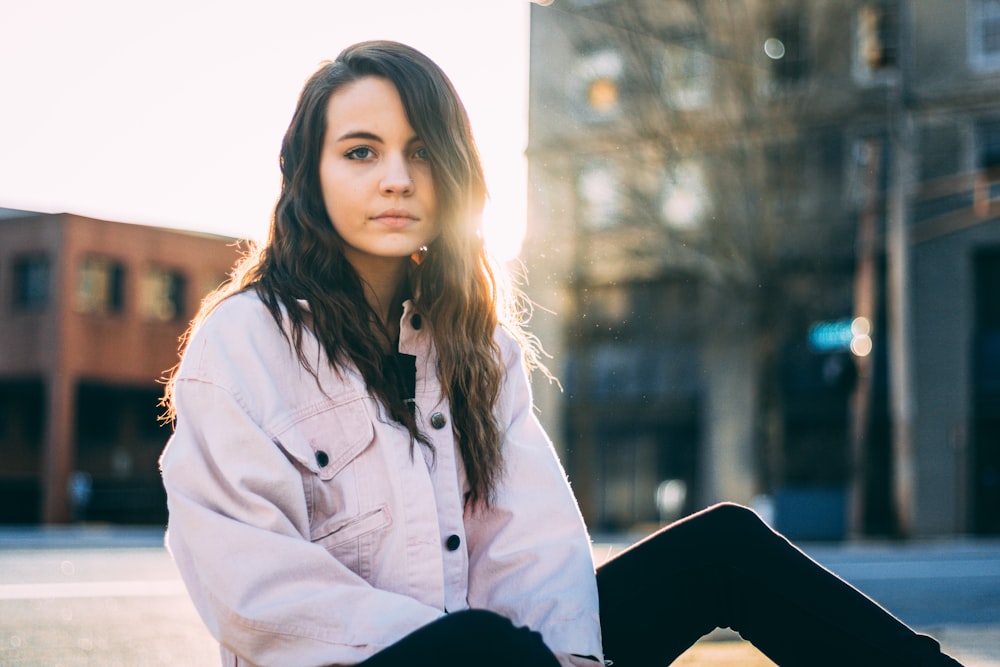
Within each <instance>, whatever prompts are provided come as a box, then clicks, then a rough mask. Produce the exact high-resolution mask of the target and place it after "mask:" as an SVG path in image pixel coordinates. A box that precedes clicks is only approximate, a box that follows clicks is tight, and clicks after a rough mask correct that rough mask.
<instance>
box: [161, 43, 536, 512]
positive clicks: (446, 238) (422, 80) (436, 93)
mask: <svg viewBox="0 0 1000 667" xmlns="http://www.w3.org/2000/svg"><path fill="white" fill-rule="evenodd" d="M368 76H376V77H382V78H385V79H388V80H389V81H391V82H392V83H393V84H394V85H395V87H396V89H397V90H398V92H399V95H400V97H401V98H402V102H403V107H404V109H405V111H406V115H407V118H408V120H409V122H410V125H411V126H412V127H413V128H414V131H415V132H416V134H417V136H419V137H420V138H421V140H422V141H423V143H424V145H425V146H426V147H427V149H428V153H429V159H430V163H431V169H432V174H433V182H434V190H435V196H436V199H437V212H438V222H439V229H440V234H439V236H438V237H437V238H436V239H435V240H434V242H433V243H432V244H431V245H430V247H429V250H428V252H427V253H426V256H425V257H424V259H423V261H422V262H421V263H420V264H419V265H415V266H414V268H413V271H412V274H411V277H410V288H411V290H412V295H413V298H414V305H415V308H416V309H417V311H418V312H420V313H421V314H422V318H423V320H424V321H425V322H426V323H427V324H428V325H429V326H430V330H431V332H432V335H433V337H434V343H435V345H436V348H437V354H438V364H439V365H438V376H439V379H440V381H441V386H442V388H443V391H444V393H445V395H446V397H447V399H448V401H449V402H450V404H451V411H452V428H453V431H454V434H455V437H456V439H457V441H458V445H459V449H460V452H461V455H462V460H463V463H464V464H465V470H466V476H467V479H468V482H469V485H470V491H471V492H470V494H469V497H468V499H467V501H468V502H469V504H470V505H471V506H476V505H480V504H481V505H483V506H488V505H489V504H490V503H491V501H492V499H493V497H494V495H493V494H494V492H495V490H496V487H497V485H498V483H499V480H500V475H501V472H502V468H503V463H502V454H501V438H502V435H501V432H500V426H499V424H498V423H497V419H496V415H495V407H496V405H497V401H498V398H499V394H500V389H501V385H502V383H503V374H504V364H503V360H502V359H501V358H500V351H499V348H498V347H497V345H496V343H495V341H494V331H495V329H496V327H497V324H498V323H502V324H504V325H505V326H507V327H508V328H509V329H510V330H511V331H512V333H514V334H515V336H517V337H518V338H519V339H520V340H521V341H522V342H526V343H530V342H531V339H530V337H528V336H526V335H525V334H524V333H523V331H522V329H521V327H520V318H519V315H520V314H522V313H523V310H521V309H519V307H518V306H519V304H520V301H518V300H517V299H516V298H515V297H514V295H515V294H516V291H512V290H509V289H507V287H508V283H507V282H506V281H505V280H504V278H505V276H504V275H503V274H502V272H501V271H498V270H497V269H495V268H494V266H493V265H492V263H491V262H490V259H489V256H488V255H487V253H486V251H485V248H484V246H483V236H482V230H481V227H480V225H481V217H480V214H481V212H482V209H483V206H484V204H485V200H486V185H485V181H484V177H483V169H482V165H481V163H480V159H479V153H478V150H477V148H476V144H475V141H474V139H473V137H472V132H471V129H470V127H469V120H468V116H467V114H466V111H465V108H464V107H463V105H462V103H461V101H460V99H459V97H458V95H457V93H456V92H455V90H454V88H453V86H452V84H451V82H450V81H449V80H448V78H447V77H446V76H445V74H444V73H443V72H442V71H441V70H440V68H439V67H438V66H437V65H436V64H435V63H434V62H432V61H431V60H430V59H429V58H427V56H425V55H423V54H422V53H420V52H419V51H417V50H415V49H413V48H411V47H408V46H405V45H403V44H399V43H396V42H387V41H376V42H363V43H360V44H356V45H354V46H351V47H348V48H347V49H345V50H344V51H343V52H342V53H341V54H340V55H339V56H337V58H336V59H335V60H334V61H332V62H326V63H323V64H322V65H321V67H320V68H319V69H318V70H317V71H316V72H315V73H314V74H313V75H312V76H311V77H310V78H309V79H308V80H307V81H306V83H305V86H304V88H303V90H302V92H301V94H300V96H299V100H298V104H297V106H296V109H295V113H294V116H293V118H292V122H291V124H290V125H289V127H288V130H287V131H286V133H285V137H284V140H283V141H282V146H281V174H282V183H281V192H280V195H279V197H278V201H277V204H276V205H275V209H274V215H273V218H272V221H271V227H270V233H269V235H268V239H267V242H266V244H265V245H263V246H257V247H255V248H252V249H251V251H250V252H249V253H248V254H247V255H246V256H245V257H244V259H243V260H242V261H241V262H240V263H239V264H238V265H237V267H236V268H235V270H234V272H233V276H232V280H231V281H230V282H229V283H228V284H227V285H225V286H223V287H222V288H220V289H219V290H218V291H216V292H215V293H213V294H212V295H210V296H209V297H208V298H206V299H205V301H204V302H203V304H202V307H201V309H200V311H199V313H198V315H197V316H196V317H195V320H194V321H193V322H192V325H191V328H190V329H189V330H188V334H187V335H186V336H185V340H186V339H188V338H189V337H190V334H191V332H192V331H193V330H194V329H196V328H197V327H198V325H199V324H200V323H201V322H202V321H203V320H204V319H205V318H206V317H207V316H208V314H209V313H210V312H211V311H212V310H213V309H214V308H215V306H217V305H218V304H219V303H220V302H221V301H222V300H223V299H225V298H226V297H228V296H230V295H232V294H235V293H237V292H240V291H245V290H248V289H253V290H254V291H255V292H256V293H257V294H258V295H259V296H260V298H261V300H262V301H263V302H264V303H265V304H266V306H267V308H268V309H269V311H270V312H271V315H272V316H273V318H274V319H275V321H276V322H277V323H278V326H279V328H281V330H282V331H283V332H284V331H285V329H284V328H283V327H282V324H283V320H284V318H287V319H288V322H289V323H290V325H291V332H292V336H291V342H292V343H293V344H294V347H295V349H296V351H297V354H298V358H299V361H300V363H302V364H303V366H305V367H306V368H308V369H310V370H311V371H312V372H313V373H314V374H315V369H313V368H312V367H311V366H310V362H309V360H308V359H306V357H305V356H304V352H303V346H302V340H303V335H304V332H305V331H306V330H307V329H308V330H309V331H311V333H312V334H313V335H314V336H315V337H316V338H317V339H318V340H319V342H320V343H321V344H322V346H323V348H324V349H325V351H326V355H327V357H328V359H329V361H330V363H331V364H334V365H336V364H347V363H350V364H353V365H354V366H355V367H357V369H358V370H359V371H360V373H361V375H362V376H363V377H364V380H365V382H366V384H367V387H368V390H369V391H370V392H371V393H372V394H373V395H374V396H375V398H376V399H377V400H378V401H379V402H380V403H381V404H382V405H383V406H384V408H385V410H386V411H387V413H388V414H389V416H390V417H391V418H392V419H393V420H395V421H397V422H399V423H400V424H403V425H404V426H406V428H407V429H408V430H409V432H410V436H411V443H412V442H421V443H423V444H424V446H429V442H428V440H427V439H426V438H425V437H424V436H423V434H422V433H421V431H420V429H419V427H418V425H417V423H416V420H415V418H414V416H413V414H411V412H410V410H409V409H408V408H407V407H406V404H405V403H404V398H405V397H403V396H401V393H400V389H399V386H400V383H399V382H398V378H396V377H395V370H394V368H393V365H392V364H388V363H386V361H385V357H384V354H383V350H382V347H381V343H380V339H381V340H384V338H383V337H382V336H372V335H371V334H372V328H373V327H376V328H378V327H381V326H382V325H381V323H380V321H379V318H378V317H376V316H375V313H374V311H373V310H372V309H371V307H370V306H369V305H368V302H367V300H366V299H365V298H364V291H363V285H362V282H361V279H360V278H359V276H358V275H357V273H356V272H355V271H354V269H353V267H352V266H351V264H350V263H349V262H348V261H347V260H346V259H345V257H344V245H345V243H344V240H343V239H342V238H341V237H340V235H339V234H338V233H337V232H336V230H335V229H334V226H333V224H332V222H331V221H330V218H329V216H328V215H327V211H326V208H325V206H324V203H323V199H322V194H321V189H320V183H319V162H320V153H321V147H322V145H323V139H324V135H325V133H326V109H327V103H328V101H329V99H330V97H331V95H333V94H334V93H336V92H337V91H338V90H339V89H341V88H342V87H343V86H344V85H346V84H348V83H351V82H353V81H356V80H358V79H360V78H363V77H368ZM298 299H305V300H306V301H307V302H308V303H309V312H308V313H305V312H303V310H302V308H301V307H300V306H299V305H298V302H297V300H298ZM307 318H308V321H307ZM378 333H382V334H384V335H388V334H387V332H385V331H381V332H378ZM183 345H184V343H182V348H183ZM534 349H535V348H534V346H533V345H531V344H527V345H526V351H527V352H528V353H529V360H530V361H537V360H536V359H535V356H534V354H533V351H534ZM173 384H174V379H173V378H171V379H170V380H168V383H167V390H166V393H165V396H164V404H165V405H166V406H167V411H168V416H170V417H174V416H175V415H174V413H173V412H172V404H171V398H172V395H173Z"/></svg>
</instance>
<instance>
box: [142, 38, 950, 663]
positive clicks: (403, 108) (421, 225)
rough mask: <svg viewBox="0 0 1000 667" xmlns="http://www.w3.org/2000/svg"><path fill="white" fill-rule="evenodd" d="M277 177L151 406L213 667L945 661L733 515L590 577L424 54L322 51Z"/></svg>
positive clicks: (468, 156)
mask: <svg viewBox="0 0 1000 667" xmlns="http://www.w3.org/2000/svg"><path fill="white" fill-rule="evenodd" d="M281 169H282V176H283V179H282V187H281V194H280V196H279V199H278V202H277V205H276V207H275V212H274V218H273V221H272V226H271V231H270V235H269V238H268V241H267V243H266V245H264V246H263V247H260V248H258V249H257V250H256V251H254V252H253V253H251V254H250V255H249V256H248V257H247V258H246V259H245V260H244V261H243V262H242V263H241V264H240V265H239V266H238V267H237V270H236V272H235V273H234V279H233V280H232V281H231V282H230V284H229V285H227V286H225V287H223V288H222V289H221V290H220V291H219V292H217V293H216V294H215V295H213V297H211V298H210V299H208V300H206V302H205V304H204V305H203V307H202V311H201V313H199V315H198V317H197V318H196V320H195V322H194V323H193V324H192V329H191V332H190V335H189V337H188V339H187V342H186V345H185V349H184V352H183V359H182V362H181V364H180V365H179V367H178V369H177V370H176V371H175V373H174V375H173V376H172V378H171V379H170V382H169V384H168V387H167V394H166V397H165V401H166V404H167V406H168V409H169V414H170V415H171V416H172V417H173V418H174V419H175V433H174V435H173V437H172V438H171V441H170V443H169V445H168V446H167V448H166V450H165V451H164V454H163V457H162V460H161V466H162V471H163V479H164V483H165V486H166V489H167V493H168V499H169V508H170V524H169V531H168V545H169V548H170V550H171V553H172V554H173V557H174V559H175V560H176V562H177V564H178V566H179V568H180V571H181V573H182V575H183V578H184V581H185V583H186V585H187V587H188V590H189V591H190V594H191V596H192V599H193V600H194V603H195V606H196V607H197V609H198V611H199V613H200V614H201V615H202V617H203V619H204V620H205V622H206V624H207V625H208V627H209V629H210V630H211V631H212V633H213V635H215V636H216V637H217V638H218V639H219V641H220V645H221V652H222V659H223V664H225V665H289V666H290V665H334V664H336V665H341V664H343V665H347V664H358V663H360V664H364V665H370V666H378V665H386V666H389V665H402V664H407V665H410V664H417V665H422V664H434V665H456V666H457V665H479V666H484V665H515V664H516V665H550V666H551V665H557V664H562V665H576V666H577V667H581V666H588V665H589V666H590V667H593V665H595V664H600V662H601V660H602V659H603V655H602V652H603V651H605V650H606V652H607V654H608V656H609V657H610V658H613V659H614V660H615V661H616V664H619V665H647V664H648V665H651V664H667V663H668V662H669V661H670V660H671V659H673V658H674V657H676V656H677V655H679V654H680V653H681V652H683V650H685V649H686V648H687V646H689V645H690V644H691V643H692V642H694V641H695V640H696V639H697V638H698V637H699V636H701V635H702V634H704V633H705V632H708V631H710V630H711V629H713V628H714V627H716V626H717V625H727V626H731V627H734V628H736V629H738V630H740V631H741V632H742V633H743V634H744V636H747V637H748V638H750V639H751V640H752V641H754V642H755V643H757V645H758V646H760V647H761V648H762V649H763V650H764V651H765V652H767V653H768V654H769V655H771V656H773V657H774V658H775V659H776V660H778V661H780V662H782V664H809V665H816V664H824V663H825V662H829V664H879V665H886V664H906V665H918V664H927V665H936V664H955V663H954V661H951V660H950V659H949V658H947V657H945V656H943V655H942V654H941V653H940V651H939V649H938V646H937V643H936V642H934V641H933V640H932V639H930V638H928V637H923V636H920V635H916V634H914V633H913V632H912V631H911V630H909V628H906V626H904V625H902V624H901V623H899V622H898V621H896V620H895V619H893V618H892V617H891V616H889V615H888V614H887V613H885V612H884V611H883V610H881V609H880V608H878V607H877V606H876V605H874V604H873V603H871V602H870V601H869V600H868V599H867V598H865V597H863V596H862V595H860V594H859V593H857V592H856V591H854V590H853V589H851V588H850V587H849V586H847V585H846V584H844V583H843V582H841V581H840V580H838V579H836V578H835V577H833V576H832V575H830V574H829V573H827V572H826V571H825V570H823V569H822V568H820V567H819V566H818V565H816V564H815V563H813V562H812V561H810V560H809V559H808V558H806V557H805V556H804V555H803V554H801V552H799V551H797V550H796V549H795V548H794V547H792V546H791V545H790V544H788V543H787V542H786V541H784V540H783V538H781V537H780V536H778V535H777V534H776V533H774V532H773V531H771V530H770V529H769V528H767V527H766V526H765V525H764V524H763V523H761V522H760V521H759V519H757V518H756V516H755V515H753V514H752V513H751V512H749V511H748V510H746V509H744V508H741V507H738V506H735V505H722V506H718V507H715V508H712V509H710V510H708V511H706V512H704V513H702V514H700V515H696V516H694V517H692V518H689V519H688V520H686V521H684V522H681V523H679V524H676V525H675V526H673V527H671V528H669V529H665V530H664V531H661V532H660V533H658V534H657V535H654V536H653V537H651V538H650V539H649V540H647V541H646V542H644V543H641V544H640V545H637V546H636V547H634V548H632V549H630V550H629V551H627V552H625V553H624V554H623V555H621V556H619V557H618V558H616V559H613V560H612V561H610V562H609V563H607V564H606V565H604V566H603V567H602V568H600V569H599V570H598V574H597V576H596V577H595V576H594V568H593V563H592V560H591V555H590V547H589V539H588V536H587V533H586V529H585V527H584V524H583V521H582V519H581V517H580V513H579V510H578V508H577V505H576V502H575V500H574V498H573V496H572V494H571V491H570V489H569V486H568V484H567V482H566V478H565V475H564V473H563V470H562V468H561V467H560V465H559V463H558V461H557V459H556V457H555V454H554V452H553V450H552V447H551V444H550V443H549V441H548V439H547V438H546V436H545V434H544V433H543V431H542V429H541V428H540V426H539V424H538V422H537V420H536V419H535V417H534V414H533V412H532V403H531V395H530V391H529V386H528V380H527V374H526V367H527V366H529V365H530V363H531V362H532V361H533V360H534V355H533V350H534V348H533V346H532V345H531V344H530V337H528V336H526V335H525V333H524V332H523V331H522V329H521V328H520V324H519V321H518V318H517V312H518V311H517V308H516V302H515V300H513V299H512V298H511V297H510V294H509V293H508V291H507V290H505V289H504V282H503V280H502V279H500V278H499V275H500V274H499V273H498V272H495V271H494V270H493V269H491V266H490V263H489V262H488V261H487V256H486V254H485V252H484V249H483V244H482V240H481V235H480V233H479V232H480V230H479V213H480V211H481V209H482V207H483V204H484V200H485V193H486V188H485V185H484V181H483V174H482V168H481V166H480V163H479V158H478V155H477V151H476V148H475V144H474V142H473V139H472V135H471V132H470V129H469V125H468V120H467V117H466V114H465V111H464V108H463V107H462V105H461V102H460V101H459V99H458V97H457V95H456V93H455V91H454V89H453V88H452V86H451V84H450V83H449V81H448V80H447V78H446V77H445V76H444V74H443V73H442V72H441V71H440V70H439V69H438V68H437V66H436V65H434V63H432V62H431V61H430V60H429V59H427V58H426V57H425V56H423V55H422V54H420V53H419V52H417V51H415V50H413V49H411V48H409V47H406V46H403V45H400V44H396V43H391V42H369V43H363V44H359V45H355V46H353V47H350V48H348V49H346V50H345V51H344V52H343V53H341V54H340V56H338V58H337V59H336V61H334V62H332V63H327V64H325V65H324V66H323V67H321V68H320V69H319V71H317V72H316V73H315V74H314V75H313V76H312V77H311V78H310V79H309V81H308V82H307V83H306V85H305V87H304V89H303V91H302V94H301V96H300V99H299V102H298V106H297V108H296V111H295V115H294V117H293V120H292V123H291V125H290V127H289V129H288V131H287V133H286V135H285V138H284V142H283V144H282V151H281ZM598 598H600V603H601V605H600V606H601V612H600V614H599V613H598ZM602 630H603V634H604V637H603V648H602V637H601V634H602Z"/></svg>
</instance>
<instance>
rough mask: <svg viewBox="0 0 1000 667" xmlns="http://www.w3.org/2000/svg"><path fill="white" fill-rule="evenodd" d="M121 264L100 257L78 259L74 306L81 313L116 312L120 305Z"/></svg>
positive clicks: (122, 295)
mask: <svg viewBox="0 0 1000 667" xmlns="http://www.w3.org/2000/svg"><path fill="white" fill-rule="evenodd" d="M124 292H125V267H124V266H122V264H121V263H120V262H116V261H115V260H112V259H107V258H104V257H87V258H85V259H84V260H83V262H81V264H80V270H79V273H78V275H77V283H76V308H77V310H79V311H80V312H81V313H119V312H121V310H122V307H123V306H124V303H125V299H124Z"/></svg>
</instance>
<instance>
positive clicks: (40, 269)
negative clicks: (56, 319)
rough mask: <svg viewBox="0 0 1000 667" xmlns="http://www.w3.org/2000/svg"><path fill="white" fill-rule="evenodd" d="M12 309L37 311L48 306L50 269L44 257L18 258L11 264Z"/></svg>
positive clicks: (47, 260)
mask: <svg viewBox="0 0 1000 667" xmlns="http://www.w3.org/2000/svg"><path fill="white" fill-rule="evenodd" d="M13 268H14V307H15V308H16V309H17V310H39V309H41V308H44V307H45V306H47V305H48V304H49V300H50V299H51V297H52V295H51V289H52V285H51V282H52V267H51V264H50V263H49V258H48V257H45V256H44V255H32V256H26V257H19V258H17V259H15V260H14V262H13Z"/></svg>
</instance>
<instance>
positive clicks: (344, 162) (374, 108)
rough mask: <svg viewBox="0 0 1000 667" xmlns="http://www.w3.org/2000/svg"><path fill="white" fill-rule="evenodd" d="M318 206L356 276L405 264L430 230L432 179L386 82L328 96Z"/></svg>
mask: <svg viewBox="0 0 1000 667" xmlns="http://www.w3.org/2000/svg"><path fill="white" fill-rule="evenodd" d="M319 178H320V187H321V189H322V191H323V203H324V204H325V205H326V212H327V214H328V215H329V217H330V220H331V221H332V222H333V226H334V228H335V229H336V230H337V232H338V233H339V234H340V236H341V238H343V239H344V242H345V244H346V248H345V255H346V257H347V260H348V261H349V262H350V263H351V265H352V266H353V267H354V269H355V270H356V271H358V273H359V274H361V275H362V277H365V276H370V275H372V274H371V272H377V271H381V270H384V269H385V268H386V267H387V263H386V260H389V262H390V263H391V264H395V263H398V262H405V261H408V258H409V257H410V255H412V254H413V253H414V252H416V251H417V250H419V249H420V247H421V246H425V245H427V244H428V243H430V242H431V241H432V240H433V239H434V238H435V237H436V236H437V234H438V222H437V217H436V209H435V205H436V200H435V196H434V181H433V179H432V178H431V165H430V162H429V160H428V156H427V149H426V148H425V147H424V144H423V142H422V141H421V139H420V137H418V136H417V135H416V133H415V132H414V130H413V128H412V127H410V122H409V120H408V119H407V117H406V112H405V111H404V109H403V102H402V100H401V99H400V97H399V93H398V92H397V91H396V87H395V86H394V85H393V84H392V82H391V81H389V80H388V79H384V78H381V77H374V76H369V77H365V78H363V79H359V80H357V81H354V82H352V83H349V84H347V85H345V86H344V87H343V88H341V89H340V90H338V91H337V92H336V93H334V94H333V95H332V96H331V97H330V101H329V103H328V105H327V111H326V136H325V137H324V139H323V146H322V154H321V156H320V163H319Z"/></svg>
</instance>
